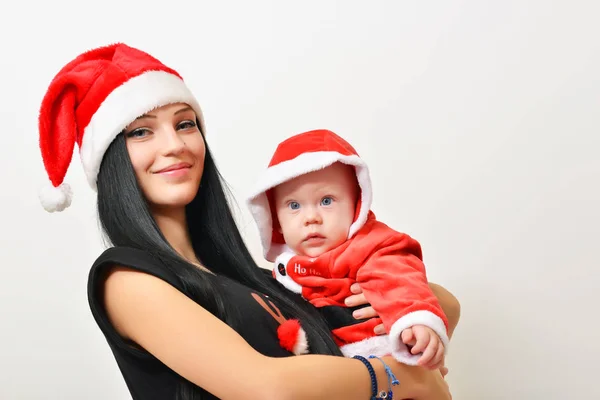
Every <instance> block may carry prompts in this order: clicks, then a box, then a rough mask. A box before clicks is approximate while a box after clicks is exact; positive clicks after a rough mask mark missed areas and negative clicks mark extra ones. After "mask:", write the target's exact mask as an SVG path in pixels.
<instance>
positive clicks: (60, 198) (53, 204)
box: [39, 181, 73, 213]
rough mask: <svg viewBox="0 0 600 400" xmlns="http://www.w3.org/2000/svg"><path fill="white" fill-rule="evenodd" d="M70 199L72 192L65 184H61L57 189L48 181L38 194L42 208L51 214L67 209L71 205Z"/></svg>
mask: <svg viewBox="0 0 600 400" xmlns="http://www.w3.org/2000/svg"><path fill="white" fill-rule="evenodd" d="M72 197H73V191H72V190H71V187H70V186H69V185H68V184H67V183H61V184H60V185H59V186H58V187H55V186H54V185H53V184H52V182H50V181H48V183H47V184H46V185H44V186H43V187H42V188H41V190H40V192H39V198H40V202H41V203H42V207H44V209H45V210H46V211H48V212H51V213H52V212H55V211H63V210H64V209H65V208H67V207H69V206H70V205H71V198H72Z"/></svg>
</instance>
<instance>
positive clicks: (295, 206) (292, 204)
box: [290, 201, 300, 210]
mask: <svg viewBox="0 0 600 400" xmlns="http://www.w3.org/2000/svg"><path fill="white" fill-rule="evenodd" d="M290 208H291V209H292V210H297V209H299V208H300V204H299V203H298V202H297V201H292V202H291V203H290Z"/></svg>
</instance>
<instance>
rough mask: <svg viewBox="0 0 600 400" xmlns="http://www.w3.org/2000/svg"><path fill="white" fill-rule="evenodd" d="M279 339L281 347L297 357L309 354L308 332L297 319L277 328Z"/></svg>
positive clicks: (289, 320)
mask: <svg viewBox="0 0 600 400" xmlns="http://www.w3.org/2000/svg"><path fill="white" fill-rule="evenodd" d="M277 337H278V338H279V343H280V344H281V347H283V348H284V349H286V350H287V351H290V352H292V353H294V354H296V355H300V354H306V353H307V352H308V340H307V339H306V332H304V329H302V327H301V326H300V322H299V321H298V320H296V319H288V320H287V321H285V322H284V323H283V324H281V325H279V328H277Z"/></svg>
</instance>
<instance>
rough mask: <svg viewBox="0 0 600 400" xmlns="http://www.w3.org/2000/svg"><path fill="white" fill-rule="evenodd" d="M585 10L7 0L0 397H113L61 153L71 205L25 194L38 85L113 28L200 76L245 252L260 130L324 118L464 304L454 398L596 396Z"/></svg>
mask: <svg viewBox="0 0 600 400" xmlns="http://www.w3.org/2000/svg"><path fill="white" fill-rule="evenodd" d="M599 11H600V6H599V3H598V2H596V1H587V2H584V1H547V0H546V1H542V0H540V1H495V2H492V1H475V0H470V1H469V0H464V1H437V2H435V1H418V2H417V1H391V0H390V1H369V2H367V1H360V2H359V1H324V0H320V1H306V0H305V1H302V2H292V1H252V2H250V1H237V2H230V1H219V2H217V1H210V2H208V1H197V0H196V1H189V2H177V1H171V2H166V1H165V2H163V3H159V2H147V1H146V2H138V1H120V2H116V3H114V4H110V2H105V4H102V5H101V2H95V3H91V2H78V1H60V0H59V1H52V2H46V3H42V2H35V3H33V2H26V1H22V2H13V3H10V7H9V6H5V7H3V8H2V11H1V13H0V41H1V44H2V46H1V49H2V53H1V55H0V72H1V73H0V122H1V130H2V137H3V145H2V146H0V163H1V164H0V165H1V168H0V173H1V174H2V176H1V182H2V185H3V189H2V196H0V197H1V198H0V204H1V209H2V224H3V226H4V227H5V228H4V229H3V230H2V231H1V232H2V233H1V236H2V237H1V241H0V243H1V247H2V249H1V251H0V268H1V278H0V300H1V301H0V325H1V326H0V355H1V356H0V369H1V371H0V398H2V399H7V400H13V399H89V400H96V399H98V400H106V399H111V400H112V399H128V398H130V396H129V394H128V392H127V389H126V387H125V384H124V382H123V380H122V378H121V376H120V373H119V371H118V369H117V366H116V363H115V362H114V360H113V358H112V355H111V353H110V351H109V348H108V346H107V345H106V342H105V340H104V337H103V336H102V335H101V333H100V331H99V329H97V327H96V325H95V322H94V320H93V318H92V316H91V313H90V312H89V308H88V304H87V298H86V281H87V272H88V269H89V267H90V266H91V264H92V262H93V261H94V259H95V257H96V256H98V255H99V253H100V252H101V250H102V243H101V241H100V236H99V234H98V226H97V222H96V219H95V208H94V207H95V202H94V196H93V193H92V191H91V190H90V189H89V188H88V187H87V186H86V182H85V179H84V176H83V173H82V170H81V165H80V164H79V163H78V158H77V156H76V157H75V158H74V161H76V162H74V163H73V165H72V168H71V169H70V171H69V174H68V176H67V181H68V182H69V183H70V184H71V185H72V186H73V187H74V188H75V194H74V199H73V205H72V206H71V208H69V209H68V210H67V211H65V212H63V213H59V214H48V213H46V212H45V211H44V210H43V209H42V207H41V206H40V205H39V203H38V200H37V189H38V187H39V186H40V185H41V184H42V183H43V182H44V179H46V178H45V175H44V170H43V166H42V163H41V158H40V155H39V149H38V147H37V140H38V136H37V120H36V118H37V112H38V108H39V104H40V101H41V98H42V96H43V94H44V92H45V90H46V88H47V85H48V83H49V82H50V80H51V79H52V77H53V76H54V74H55V73H56V72H57V71H58V70H59V69H60V68H61V67H62V66H63V65H64V64H65V63H66V62H67V61H69V60H71V59H72V58H73V57H75V56H76V55H77V54H79V53H80V52H82V51H84V50H87V49H90V48H92V47H96V46H99V45H104V44H107V43H110V42H116V41H123V42H126V43H128V44H130V45H132V46H135V47H139V48H141V49H143V50H146V51H148V52H150V53H152V54H153V55H155V56H156V57H158V58H159V59H161V60H162V61H163V62H165V63H167V64H168V65H170V66H173V67H174V68H176V69H178V70H179V71H180V72H181V73H182V74H183V76H184V77H185V78H186V80H187V82H188V83H189V85H190V86H191V87H192V89H193V90H194V92H195V93H196V94H197V97H198V98H199V101H200V103H201V104H202V106H203V108H204V111H205V117H206V122H207V127H208V131H209V132H208V136H209V138H208V140H209V144H210V145H211V146H212V148H213V150H214V152H215V153H216V159H217V162H218V164H219V166H220V168H221V170H222V172H223V174H224V176H225V178H226V179H227V180H228V181H229V183H230V184H231V186H232V188H233V190H234V193H235V195H236V198H237V200H238V203H239V220H240V226H241V227H242V229H243V231H244V234H245V236H246V238H247V240H248V244H249V245H250V246H251V248H252V251H253V253H254V254H255V255H256V257H257V259H258V260H259V261H260V251H259V248H258V235H257V231H256V229H255V227H254V225H253V221H252V220H251V219H250V218H249V214H248V212H247V210H246V208H245V204H244V195H245V193H246V192H247V190H249V188H250V183H251V182H252V181H253V179H254V178H255V177H256V176H257V174H258V173H259V172H260V171H262V169H263V168H264V167H265V165H266V164H267V162H268V159H269V157H270V155H271V152H272V151H273V150H274V148H275V145H276V144H277V142H278V141H280V140H282V139H283V138H285V137H287V136H289V135H291V134H294V133H299V132H301V131H304V130H309V129H314V128H329V129H332V130H334V131H336V132H337V133H339V134H341V135H342V136H344V137H346V138H347V139H348V140H349V141H350V142H352V144H353V145H355V147H356V148H357V149H358V151H359V152H360V154H361V155H362V156H363V157H364V159H365V160H366V161H367V162H368V163H369V164H370V166H371V170H372V175H373V181H374V190H375V202H374V207H373V210H374V211H375V212H376V214H377V216H378V217H379V218H380V219H382V220H384V221H385V222H387V223H389V224H390V225H392V226H393V227H394V228H396V229H398V230H401V231H404V232H407V233H409V234H411V235H412V236H414V237H415V238H417V239H418V240H419V241H420V242H421V244H422V245H423V249H424V254H425V261H426V263H427V266H428V271H429V277H430V279H431V280H433V281H435V282H438V283H440V284H442V285H444V286H446V287H447V288H448V289H450V290H451V291H452V292H453V293H454V294H455V295H456V296H457V297H458V298H459V300H460V302H461V304H462V320H461V323H460V325H459V328H458V329H457V330H456V333H455V337H454V339H453V343H452V347H451V354H450V356H449V359H448V364H449V367H450V375H449V376H448V379H449V381H450V384H451V387H452V390H453V394H454V398H455V399H459V400H470V399H473V400H481V399H485V400H493V399H501V400H504V399H506V400H508V399H519V400H534V399H535V400H537V399H539V400H546V399H557V400H558V399H583V400H587V399H598V398H600V388H598V384H597V381H598V359H599V358H600V341H599V340H598V331H599V329H600V323H599V322H598V319H599V313H598V305H599V301H598V296H597V295H594V293H593V292H594V290H595V289H597V288H598V287H599V286H600V276H599V273H598V269H599V268H598V267H599V266H600V262H599V257H598V249H599V245H598V240H599V238H600V228H599V226H600V211H599V205H600V203H599V201H600V189H599V182H600V179H599V178H600V156H599V150H600V135H599V126H600V112H599V107H600V76H599V74H600V72H599V71H600V45H599V38H600V24H598V17H599V16H600V15H599V14H600V13H599ZM594 26H595V27H594ZM260 262H261V263H262V264H263V265H264V263H263V262H262V261H260Z"/></svg>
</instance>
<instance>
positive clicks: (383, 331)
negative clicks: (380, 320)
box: [374, 326, 385, 335]
mask: <svg viewBox="0 0 600 400" xmlns="http://www.w3.org/2000/svg"><path fill="white" fill-rule="evenodd" d="M374 331H375V334H376V335H381V334H382V333H385V329H384V328H383V327H381V326H376V327H375V329H374Z"/></svg>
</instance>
